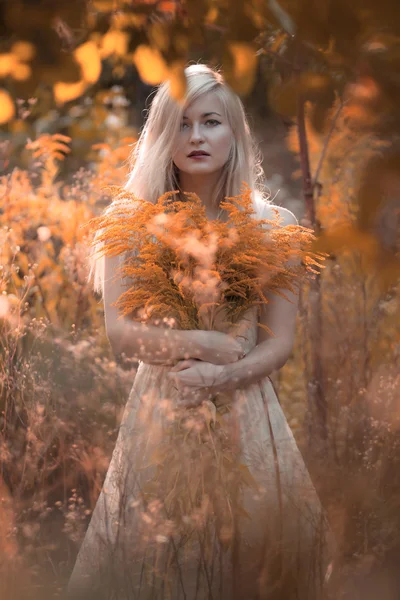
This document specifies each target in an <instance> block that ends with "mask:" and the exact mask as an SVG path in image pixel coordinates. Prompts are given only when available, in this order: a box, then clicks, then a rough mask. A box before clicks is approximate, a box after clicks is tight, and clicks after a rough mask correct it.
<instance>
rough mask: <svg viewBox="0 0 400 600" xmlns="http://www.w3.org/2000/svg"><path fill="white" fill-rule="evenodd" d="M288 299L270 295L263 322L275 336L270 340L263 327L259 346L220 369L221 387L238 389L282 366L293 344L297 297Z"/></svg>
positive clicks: (289, 294)
mask: <svg viewBox="0 0 400 600" xmlns="http://www.w3.org/2000/svg"><path fill="white" fill-rule="evenodd" d="M285 293H286V296H287V298H288V300H286V299H285V298H281V297H280V296H277V295H276V294H269V295H268V299H269V301H270V302H269V304H267V305H266V306H263V307H262V310H261V316H260V323H262V324H263V325H266V326H267V327H268V328H269V329H270V330H271V331H272V332H273V333H274V335H275V337H270V336H268V334H267V333H266V332H265V331H264V330H263V329H261V328H260V333H259V338H258V343H257V345H256V346H255V347H254V348H253V349H252V350H251V351H250V352H249V353H248V354H247V356H245V357H244V358H242V359H241V360H238V361H237V362H235V363H232V364H229V365H224V366H223V368H222V369H221V377H222V381H223V382H224V383H223V384H222V387H224V388H225V389H235V388H241V387H245V386H247V385H250V384H251V383H255V382H256V381H259V380H260V379H262V378H263V377H267V376H268V375H270V374H271V373H272V371H275V370H277V369H280V368H281V367H283V365H284V364H285V363H286V361H287V359H288V358H289V356H290V354H291V352H292V348H293V342H294V336H295V328H296V314H297V307H298V296H297V295H296V294H293V293H289V292H285Z"/></svg>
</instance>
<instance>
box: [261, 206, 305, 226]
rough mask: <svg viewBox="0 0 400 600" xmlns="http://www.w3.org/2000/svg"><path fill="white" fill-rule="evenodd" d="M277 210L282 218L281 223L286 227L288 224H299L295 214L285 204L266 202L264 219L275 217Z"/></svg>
mask: <svg viewBox="0 0 400 600" xmlns="http://www.w3.org/2000/svg"><path fill="white" fill-rule="evenodd" d="M276 212H278V214H279V216H280V218H281V220H282V221H281V224H282V225H283V226H284V227H285V226H286V225H298V224H299V223H298V220H297V219H296V217H295V215H294V214H293V213H292V211H290V210H289V209H287V208H284V207H283V206H277V205H275V204H266V206H265V209H264V215H263V218H264V219H275V215H276Z"/></svg>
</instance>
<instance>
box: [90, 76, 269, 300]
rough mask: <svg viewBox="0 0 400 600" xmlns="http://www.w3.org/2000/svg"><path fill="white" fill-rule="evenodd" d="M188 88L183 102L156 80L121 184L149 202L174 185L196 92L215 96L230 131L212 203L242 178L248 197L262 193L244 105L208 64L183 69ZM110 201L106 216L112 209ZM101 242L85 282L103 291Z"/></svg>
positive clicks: (233, 192) (258, 160) (261, 178)
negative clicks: (177, 153)
mask: <svg viewBox="0 0 400 600" xmlns="http://www.w3.org/2000/svg"><path fill="white" fill-rule="evenodd" d="M185 77H186V81H187V91H186V96H185V101H184V102H183V103H179V102H176V101H175V100H174V99H173V98H172V97H171V95H170V93H169V82H164V83H163V84H161V85H160V86H159V88H158V90H157V92H156V94H155V95H154V98H153V101H152V103H151V107H150V110H149V112H148V115H147V119H146V123H145V125H144V127H143V129H142V131H141V134H140V136H139V139H138V141H137V142H136V144H135V146H134V148H133V151H132V155H131V164H132V169H131V172H130V174H129V176H128V180H127V182H126V184H125V188H126V189H127V190H129V191H131V192H132V193H134V194H135V196H136V197H138V198H144V199H146V200H148V201H150V202H156V201H157V199H158V198H159V197H160V196H161V195H162V194H164V193H165V192H168V191H173V190H177V189H179V182H178V179H177V175H176V169H175V166H174V164H173V161H172V156H173V153H174V149H175V148H176V144H177V140H178V132H179V128H180V123H181V120H182V116H183V112H184V110H185V108H186V107H187V106H189V105H190V104H191V103H192V102H194V101H195V100H197V99H198V98H199V97H200V96H203V95H204V94H207V93H209V92H213V93H215V94H217V96H218V98H219V99H220V101H221V103H222V105H223V107H224V109H225V113H226V118H227V119H228V122H229V125H230V127H231V129H232V131H233V136H234V141H233V148H232V152H231V156H230V159H229V160H228V162H227V163H226V164H225V166H224V169H223V171H222V173H221V176H220V180H219V182H218V185H217V188H216V194H215V201H216V202H218V201H219V200H220V199H221V198H224V197H226V196H234V195H236V194H239V193H240V189H241V187H242V184H243V182H246V184H247V185H248V186H249V187H250V188H251V189H252V190H253V196H254V198H255V199H256V197H258V198H260V197H262V196H263V187H264V173H263V169H262V166H261V156H260V153H259V151H258V149H257V146H256V143H255V141H254V138H253V136H252V133H251V130H250V127H249V123H248V120H247V117H246V113H245V110H244V106H243V104H242V102H241V100H240V98H239V97H238V96H237V95H236V94H235V93H234V92H233V91H232V89H231V88H230V87H229V86H228V85H227V84H226V82H225V81H224V79H223V76H222V75H221V73H220V72H218V71H217V70H214V69H212V68H210V67H208V66H207V65H203V64H194V65H190V66H188V67H186V69H185ZM115 202H118V199H117V200H116V201H113V202H112V203H111V204H110V206H108V207H107V208H106V210H105V214H107V213H108V212H109V211H112V210H113V208H114V207H115ZM100 250H101V245H100V244H96V245H95V246H94V250H93V251H92V253H91V256H90V272H89V276H88V280H89V281H90V282H93V288H94V290H95V291H96V292H98V293H101V294H102V293H103V290H104V256H103V257H99V256H98V252H99V251H100Z"/></svg>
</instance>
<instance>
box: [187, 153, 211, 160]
mask: <svg viewBox="0 0 400 600" xmlns="http://www.w3.org/2000/svg"><path fill="white" fill-rule="evenodd" d="M209 156H210V155H209V154H189V158H193V159H194V160H201V159H204V158H208V157H209Z"/></svg>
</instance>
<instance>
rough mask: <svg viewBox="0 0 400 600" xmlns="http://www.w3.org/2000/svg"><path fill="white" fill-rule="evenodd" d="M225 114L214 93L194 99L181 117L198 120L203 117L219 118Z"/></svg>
mask: <svg viewBox="0 0 400 600" xmlns="http://www.w3.org/2000/svg"><path fill="white" fill-rule="evenodd" d="M224 113H225V110H224V106H223V104H222V102H221V100H220V98H219V97H218V95H217V94H216V93H215V92H208V93H207V94H203V95H202V96H200V97H199V98H196V100H194V101H193V102H191V103H190V104H189V105H188V106H186V107H185V109H184V111H183V117H187V118H188V119H198V118H201V117H203V116H220V117H223V116H224Z"/></svg>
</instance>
